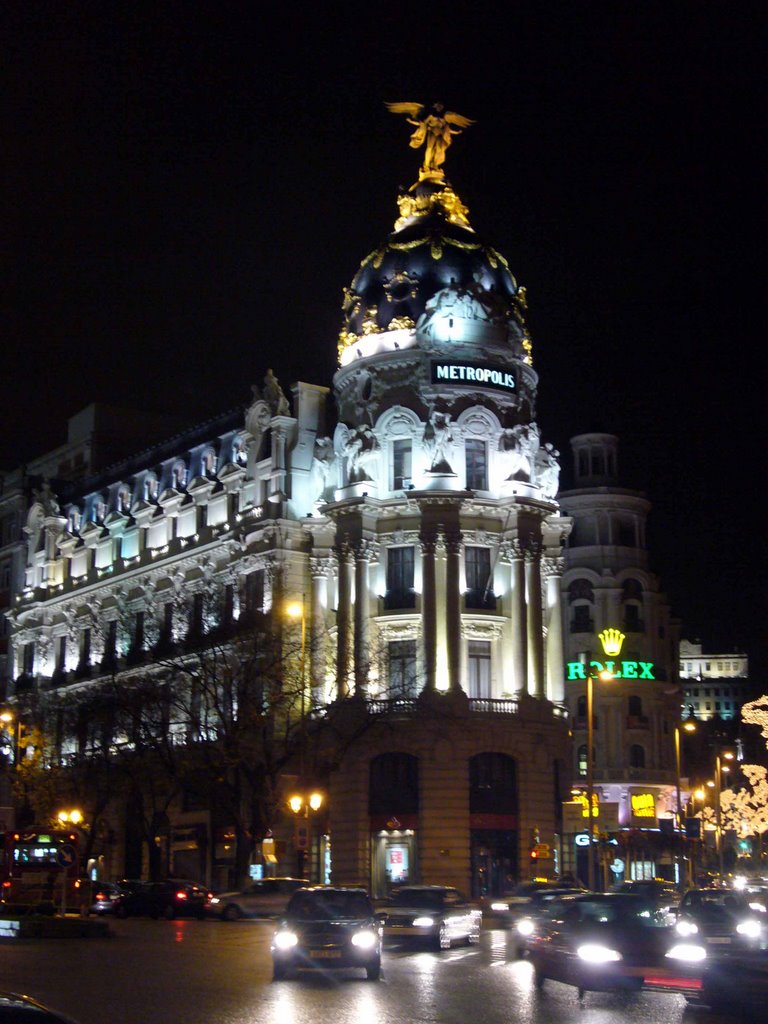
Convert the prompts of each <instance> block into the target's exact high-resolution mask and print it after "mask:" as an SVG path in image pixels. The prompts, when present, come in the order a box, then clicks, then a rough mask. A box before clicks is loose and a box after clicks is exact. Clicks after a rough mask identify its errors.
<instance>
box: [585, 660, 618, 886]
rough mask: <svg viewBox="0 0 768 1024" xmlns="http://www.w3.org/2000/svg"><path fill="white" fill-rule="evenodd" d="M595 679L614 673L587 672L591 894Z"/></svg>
mask: <svg viewBox="0 0 768 1024" xmlns="http://www.w3.org/2000/svg"><path fill="white" fill-rule="evenodd" d="M595 678H598V679H601V680H602V681H603V682H609V681H610V680H611V679H613V678H614V676H613V673H612V672H608V671H607V670H605V669H603V670H602V671H600V672H598V673H597V677H595V676H594V675H593V673H592V663H591V662H590V663H589V666H588V670H587V821H588V822H589V846H588V847H587V849H588V851H589V855H588V857H587V888H588V889H589V890H590V892H594V890H595V857H594V850H593V849H592V844H593V840H594V824H593V820H592V819H593V817H594V812H593V803H594V799H595V779H594V760H595V753H594V721H593V715H592V706H593V696H594V694H593V687H594V681H595Z"/></svg>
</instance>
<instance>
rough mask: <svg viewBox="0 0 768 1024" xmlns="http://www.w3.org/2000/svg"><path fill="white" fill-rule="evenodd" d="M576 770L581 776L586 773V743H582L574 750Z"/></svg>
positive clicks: (584, 776) (584, 775)
mask: <svg viewBox="0 0 768 1024" xmlns="http://www.w3.org/2000/svg"><path fill="white" fill-rule="evenodd" d="M576 771H577V772H578V773H579V775H580V776H581V777H582V778H586V775H587V744H586V743H582V744H581V746H580V747H579V749H578V750H577V751H576Z"/></svg>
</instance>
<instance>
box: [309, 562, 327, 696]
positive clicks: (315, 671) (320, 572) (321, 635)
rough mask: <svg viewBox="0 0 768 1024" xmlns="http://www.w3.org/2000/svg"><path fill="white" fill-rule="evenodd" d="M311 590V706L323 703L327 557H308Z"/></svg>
mask: <svg viewBox="0 0 768 1024" xmlns="http://www.w3.org/2000/svg"><path fill="white" fill-rule="evenodd" d="M309 569H310V572H311V574H312V592H311V594H310V598H309V679H310V685H311V687H312V706H313V707H317V706H318V705H320V704H324V703H325V699H326V694H325V671H326V651H325V632H326V630H325V609H326V608H327V606H328V569H329V565H328V559H326V558H310V560H309Z"/></svg>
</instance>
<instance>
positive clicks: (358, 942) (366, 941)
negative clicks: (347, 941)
mask: <svg viewBox="0 0 768 1024" xmlns="http://www.w3.org/2000/svg"><path fill="white" fill-rule="evenodd" d="M352 945H353V946H357V948H358V949H373V947H374V946H375V945H376V935H375V934H374V932H369V931H365V932H355V934H354V935H353V936H352Z"/></svg>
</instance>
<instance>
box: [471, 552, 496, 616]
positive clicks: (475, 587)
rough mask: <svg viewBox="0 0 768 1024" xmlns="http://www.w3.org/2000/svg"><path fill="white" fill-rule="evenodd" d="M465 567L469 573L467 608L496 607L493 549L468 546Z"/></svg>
mask: <svg viewBox="0 0 768 1024" xmlns="http://www.w3.org/2000/svg"><path fill="white" fill-rule="evenodd" d="M464 558H465V567H466V575H467V593H466V600H465V605H466V607H467V608H486V609H493V608H495V607H496V598H495V597H494V594H493V586H492V584H493V580H492V579H491V549H490V548H479V547H472V546H469V545H468V546H467V548H466V549H465V555H464Z"/></svg>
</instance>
